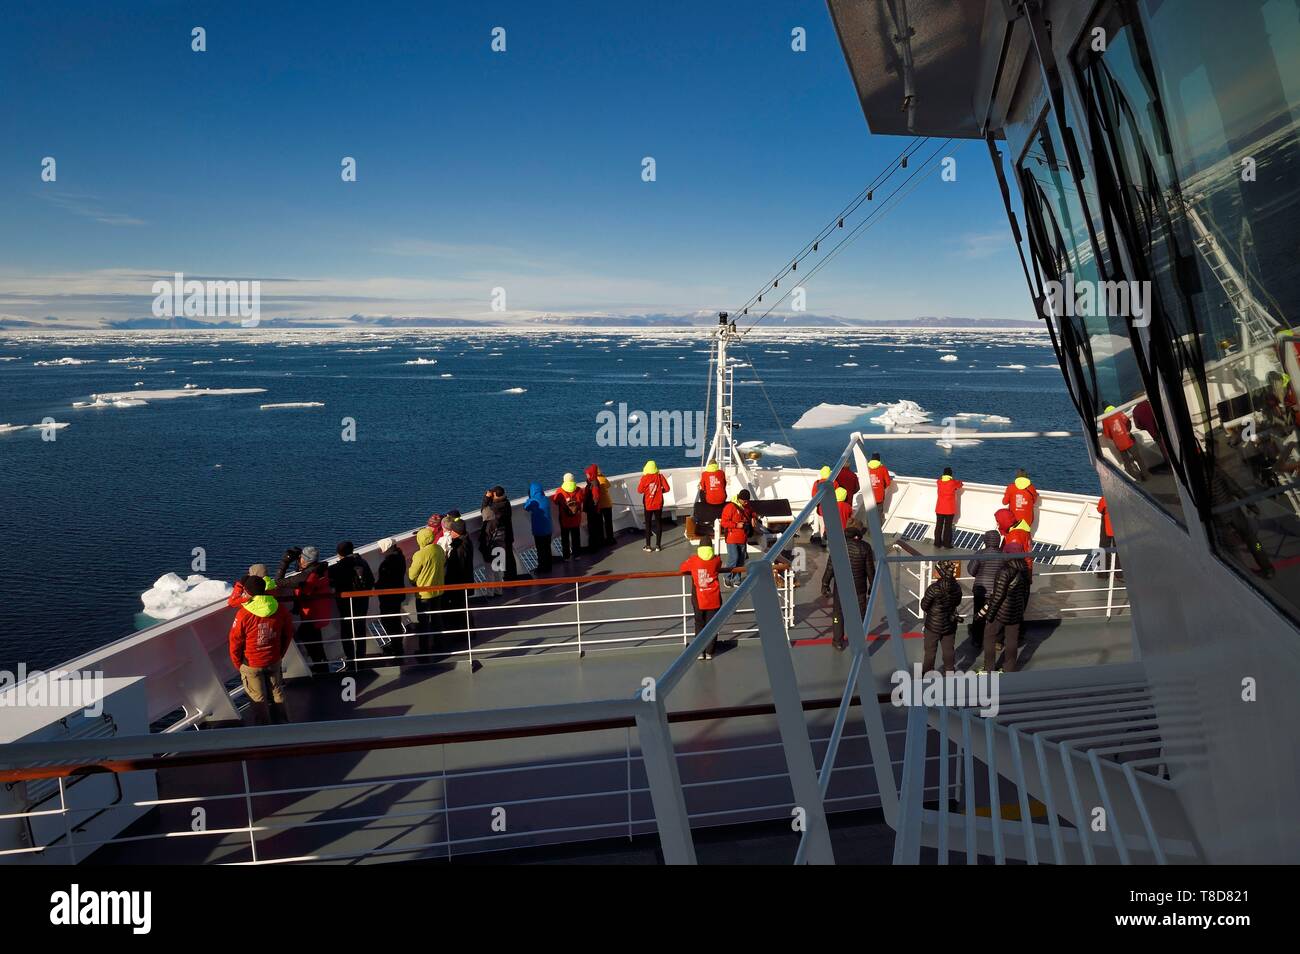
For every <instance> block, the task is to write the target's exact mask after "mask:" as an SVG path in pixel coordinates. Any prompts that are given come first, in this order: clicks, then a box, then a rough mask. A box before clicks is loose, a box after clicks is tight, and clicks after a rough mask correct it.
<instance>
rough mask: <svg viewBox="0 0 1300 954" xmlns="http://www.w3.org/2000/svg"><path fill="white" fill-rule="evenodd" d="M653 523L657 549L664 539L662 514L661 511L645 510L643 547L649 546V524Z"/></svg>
mask: <svg viewBox="0 0 1300 954" xmlns="http://www.w3.org/2000/svg"><path fill="white" fill-rule="evenodd" d="M652 520H653V521H654V527H655V546H656V547H658V546H659V545H660V544H661V543H662V542H663V538H664V512H663V511H662V510H647V511H646V512H645V545H646V546H650V522H651V521H652Z"/></svg>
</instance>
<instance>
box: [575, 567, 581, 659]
mask: <svg viewBox="0 0 1300 954" xmlns="http://www.w3.org/2000/svg"><path fill="white" fill-rule="evenodd" d="M581 585H582V584H581V583H577V582H575V583H574V584H573V612H574V614H575V616H576V617H577V620H578V658H579V659H581V658H582V595H581V594H580V593H579V592H578V587H579V586H581Z"/></svg>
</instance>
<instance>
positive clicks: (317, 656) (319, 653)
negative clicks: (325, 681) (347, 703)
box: [293, 547, 335, 675]
mask: <svg viewBox="0 0 1300 954" xmlns="http://www.w3.org/2000/svg"><path fill="white" fill-rule="evenodd" d="M319 557H320V551H319V550H317V548H316V547H304V548H303V551H302V556H301V557H300V561H301V565H302V570H303V572H302V576H300V577H299V580H300V582H299V583H298V584H297V585H296V586H295V587H294V588H293V596H294V604H295V605H296V606H297V608H298V615H299V616H300V617H301V618H302V622H301V623H299V624H298V642H299V643H300V644H301V645H302V648H303V649H304V650H306V652H307V657H308V658H309V659H310V660H311V671H312V673H313V674H315V675H321V674H323V673H326V672H328V671H329V657H328V656H327V655H326V654H325V627H326V626H328V625H329V624H330V623H332V622H333V621H334V619H335V603H334V591H333V587H332V586H331V585H330V580H329V566H328V565H327V564H326V563H325V561H324V560H321V559H319Z"/></svg>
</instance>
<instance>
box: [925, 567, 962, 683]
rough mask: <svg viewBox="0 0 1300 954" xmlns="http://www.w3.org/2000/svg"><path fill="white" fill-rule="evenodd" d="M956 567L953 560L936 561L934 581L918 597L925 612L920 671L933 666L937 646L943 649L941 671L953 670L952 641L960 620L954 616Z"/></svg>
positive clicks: (957, 589) (958, 598)
mask: <svg viewBox="0 0 1300 954" xmlns="http://www.w3.org/2000/svg"><path fill="white" fill-rule="evenodd" d="M959 569H961V564H959V563H958V562H957V561H956V560H939V561H938V562H937V563H935V565H934V582H932V583H931V584H930V585H929V586H928V587H926V590H925V595H924V596H922V597H921V612H922V613H924V614H925V623H924V626H923V627H922V629H923V632H924V633H925V655H924V659H923V661H922V663H921V671H922V673H927V672H929V671H930V670H932V669H934V660H935V656H936V655H937V654H938V650H939V649H942V650H943V668H944V672H956V671H957V653H956V650H955V649H954V646H953V644H954V642H955V641H956V637H957V624H958V623H960V622H961V617H960V616H958V615H957V607H958V606H960V605H961V585H960V584H959V583H958V582H957V571H958V570H959Z"/></svg>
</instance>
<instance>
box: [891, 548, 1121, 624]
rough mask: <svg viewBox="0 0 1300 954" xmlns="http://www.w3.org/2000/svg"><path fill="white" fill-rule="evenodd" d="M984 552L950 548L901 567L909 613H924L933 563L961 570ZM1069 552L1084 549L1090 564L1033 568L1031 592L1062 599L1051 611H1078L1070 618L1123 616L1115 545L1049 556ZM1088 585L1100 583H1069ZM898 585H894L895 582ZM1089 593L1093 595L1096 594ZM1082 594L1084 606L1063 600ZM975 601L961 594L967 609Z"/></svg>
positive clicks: (965, 579)
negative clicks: (954, 562)
mask: <svg viewBox="0 0 1300 954" xmlns="http://www.w3.org/2000/svg"><path fill="white" fill-rule="evenodd" d="M985 552H987V551H983V550H981V551H977V552H976V555H975V556H971V555H970V554H969V553H967V554H966V555H964V556H963V555H961V554H958V553H957V552H956V551H953V555H952V556H946V555H942V554H931V555H929V556H918V557H917V563H916V566H906V565H905V566H903V567H902V569H901V572H902V574H903V575H904V576H905V577H906V582H905V583H904V584H903V585H902V591H903V594H904V595H905V596H906V597H907V598H908V602H909V605H910V604H912V603H915V609H914V610H912V614H913V615H914V616H915V617H917V618H918V619H920V618H921V617H923V616H924V615H925V614H924V612H923V610H922V609H921V600H922V599H924V597H925V588H926V586H927V585H928V582H929V580H930V579H931V574H932V572H933V571H934V565H935V563H936V562H939V561H942V560H957V561H959V562H960V564H961V566H962V567H963V570H964V568H965V566H966V563H967V561H968V560H971V559H983V555H982V554H984V553H985ZM1068 552H1083V553H1087V554H1088V558H1087V561H1088V563H1090V564H1091V565H1086V566H1084V567H1078V568H1072V569H1057V570H1045V569H1039V568H1036V569H1035V570H1034V582H1035V587H1034V590H1033V594H1035V595H1038V596H1040V597H1041V596H1044V595H1048V596H1055V597H1060V598H1061V599H1060V600H1058V601H1057V602H1059V603H1060V605H1058V606H1055V607H1053V608H1052V610H1051V612H1054V613H1062V614H1065V613H1072V614H1078V615H1077V616H1074V617H1072V618H1075V619H1089V618H1093V617H1104V618H1105V619H1112V618H1114V617H1116V616H1126V615H1128V611H1129V604H1128V602H1127V599H1128V588H1127V587H1126V586H1125V585H1124V576H1123V571H1122V570H1120V568H1119V566H1118V562H1117V559H1116V556H1115V548H1114V547H1110V548H1102V547H1098V548H1096V549H1093V550H1087V551H1053V553H1052V556H1053V557H1056V556H1060V555H1064V554H1066V553H1068ZM955 579H956V580H957V582H959V583H973V582H974V577H972V576H970V575H969V574H967V573H965V572H962V573H959V574H958V575H957V576H956V577H955ZM1040 580H1047V581H1050V582H1049V583H1047V584H1045V585H1038V583H1039V581H1040ZM1076 582H1077V583H1080V584H1087V583H1090V582H1093V583H1095V582H1100V583H1101V585H1100V586H1087V585H1070V584H1072V583H1076ZM895 585H897V584H895ZM1091 594H1096V595H1095V596H1093V595H1091ZM1075 596H1080V597H1084V599H1083V602H1084V603H1085V604H1087V605H1083V606H1074V605H1069V604H1067V602H1066V600H1068V599H1069V598H1071V597H1075ZM973 600H974V594H973V593H963V595H962V608H963V609H969V608H970V607H969V604H970V603H971V601H973ZM1030 601H1031V606H1032V605H1033V595H1031V596H1030Z"/></svg>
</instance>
